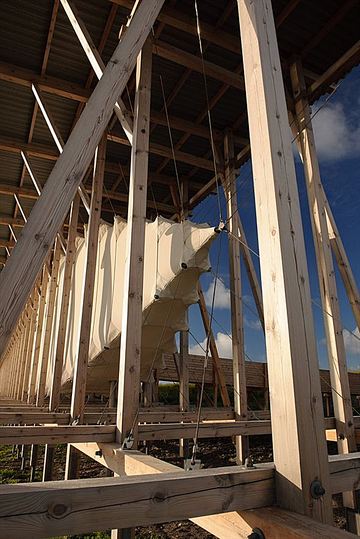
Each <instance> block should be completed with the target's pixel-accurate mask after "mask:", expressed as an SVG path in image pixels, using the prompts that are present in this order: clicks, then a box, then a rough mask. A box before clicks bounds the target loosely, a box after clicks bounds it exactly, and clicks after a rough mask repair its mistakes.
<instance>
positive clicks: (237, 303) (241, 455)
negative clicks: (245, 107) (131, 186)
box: [224, 131, 249, 464]
mask: <svg viewBox="0 0 360 539" xmlns="http://www.w3.org/2000/svg"><path fill="white" fill-rule="evenodd" d="M234 157H235V156H234V140H233V135H232V132H231V131H228V132H227V133H226V135H225V138H224V158H225V176H224V192H225V199H226V209H227V220H228V225H227V226H228V228H229V268H230V304H231V336H232V357H233V377H234V410H235V418H236V419H247V415H248V414H247V408H248V406H247V394H246V373H245V344H244V320H243V310H242V297H241V296H242V287H241V268H240V264H241V261H240V242H238V241H237V240H236V235H237V232H238V223H239V220H238V203H237V189H236V173H235V169H234ZM235 441H236V460H237V463H238V464H244V461H245V458H246V457H247V455H248V451H249V440H248V438H246V437H244V436H236V437H235Z"/></svg>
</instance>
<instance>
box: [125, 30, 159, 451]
mask: <svg viewBox="0 0 360 539" xmlns="http://www.w3.org/2000/svg"><path fill="white" fill-rule="evenodd" d="M151 73H152V42H151V40H150V38H148V39H147V41H146V42H145V44H144V46H143V48H142V51H141V53H140V54H139V56H138V60H137V68H136V93H135V107H134V130H133V145H132V149H131V167H130V191H129V205H128V224H127V240H126V254H125V273H124V295H123V305H122V326H121V345H120V364H119V383H118V405H117V420H116V425H117V429H116V438H117V440H118V441H119V442H123V441H124V440H125V438H126V437H127V436H128V435H129V434H130V433H131V434H132V435H133V436H134V439H135V440H136V438H137V423H138V421H137V412H138V407H139V394H140V355H141V332H142V295H143V275H144V244H145V220H146V201H147V179H148V159H149V130H150V100H151Z"/></svg>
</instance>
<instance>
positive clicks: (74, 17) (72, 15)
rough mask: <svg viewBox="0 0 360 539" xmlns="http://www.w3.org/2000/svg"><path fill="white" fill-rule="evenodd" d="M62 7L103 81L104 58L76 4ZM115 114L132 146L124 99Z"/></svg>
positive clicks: (66, 0) (65, 0)
mask: <svg viewBox="0 0 360 539" xmlns="http://www.w3.org/2000/svg"><path fill="white" fill-rule="evenodd" d="M60 1H61V4H62V7H63V8H64V10H65V13H66V15H67V16H68V19H69V21H70V23H71V26H72V27H73V29H74V31H75V33H76V36H77V37H78V39H79V41H80V44H81V46H82V48H83V49H84V52H85V54H86V56H87V58H88V60H89V62H90V64H91V67H92V68H93V70H94V73H95V75H96V76H97V78H98V79H101V77H102V75H103V73H104V70H105V64H104V62H103V61H102V58H101V56H100V54H99V52H98V50H97V49H96V47H95V45H94V43H93V41H92V39H91V36H90V34H89V32H88V30H87V28H86V26H85V24H84V22H83V21H82V20H81V18H80V17H79V13H78V11H77V9H76V6H75V4H74V2H72V1H71V0H60ZM114 112H115V114H116V116H117V118H118V120H119V122H120V124H121V126H122V128H123V129H124V132H125V134H126V136H127V138H128V140H129V142H130V144H132V130H133V119H132V114H131V112H130V111H129V110H128V109H127V108H126V105H125V103H124V102H123V101H122V99H121V98H120V99H118V101H117V102H116V103H115V107H114Z"/></svg>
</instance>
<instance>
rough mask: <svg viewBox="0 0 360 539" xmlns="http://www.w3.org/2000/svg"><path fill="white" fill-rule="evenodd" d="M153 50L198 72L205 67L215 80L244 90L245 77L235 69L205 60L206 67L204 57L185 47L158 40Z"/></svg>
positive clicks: (201, 71)
mask: <svg viewBox="0 0 360 539" xmlns="http://www.w3.org/2000/svg"><path fill="white" fill-rule="evenodd" d="M153 52H154V54H156V55H157V56H160V57H161V58H165V59H166V60H170V61H171V62H174V63H176V64H179V65H182V66H184V67H187V68H188V69H192V70H193V71H196V72H198V73H201V74H202V73H203V69H204V67H205V72H206V75H207V76H208V77H211V78H213V79H215V80H218V81H220V82H222V83H225V84H228V85H229V86H231V87H232V88H236V89H237V90H244V79H243V77H242V76H241V75H239V74H238V73H236V72H235V70H234V71H230V70H228V69H225V68H224V67H222V66H220V65H217V64H214V63H213V62H209V61H208V60H204V67H203V63H202V59H201V58H200V56H195V55H194V54H190V53H189V52H186V51H185V50H183V49H178V48H177V47H174V46H173V45H169V44H168V43H165V42H163V41H160V40H157V41H155V43H154V46H153Z"/></svg>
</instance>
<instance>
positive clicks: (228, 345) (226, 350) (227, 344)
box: [189, 331, 232, 359]
mask: <svg viewBox="0 0 360 539" xmlns="http://www.w3.org/2000/svg"><path fill="white" fill-rule="evenodd" d="M215 342H216V346H217V349H218V353H219V356H220V357H225V358H229V359H231V358H232V342H231V339H230V337H229V335H227V334H226V333H221V332H220V331H219V332H218V333H217V334H216V337H215ZM204 350H206V337H205V339H204V340H203V341H202V342H201V343H200V344H197V343H196V344H195V345H193V346H190V348H189V353H190V354H196V355H199V356H203V355H204Z"/></svg>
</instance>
